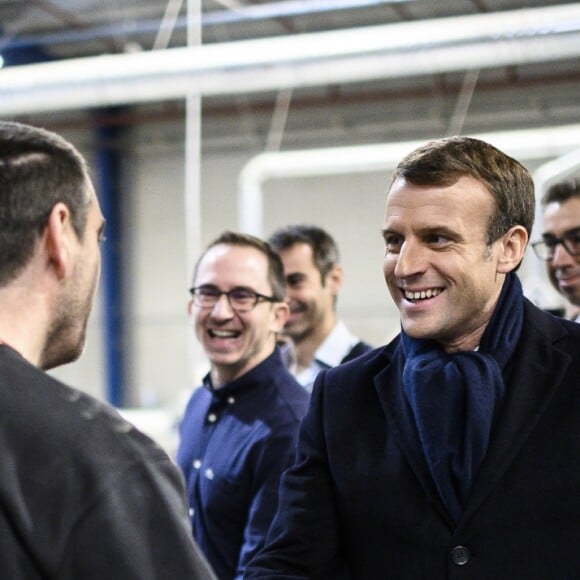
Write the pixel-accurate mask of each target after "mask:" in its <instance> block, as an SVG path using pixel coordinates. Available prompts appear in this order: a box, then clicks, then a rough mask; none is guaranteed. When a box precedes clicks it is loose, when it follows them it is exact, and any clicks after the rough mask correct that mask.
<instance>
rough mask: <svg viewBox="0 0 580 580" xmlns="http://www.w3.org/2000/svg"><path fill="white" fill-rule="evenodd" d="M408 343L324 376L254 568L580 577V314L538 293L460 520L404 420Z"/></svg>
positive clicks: (291, 573) (396, 578)
mask: <svg viewBox="0 0 580 580" xmlns="http://www.w3.org/2000/svg"><path fill="white" fill-rule="evenodd" d="M399 348H400V345H399V340H398V338H396V339H395V340H394V341H393V342H391V343H390V344H389V345H387V346H386V347H382V348H379V349H375V350H374V351H372V352H371V353H368V354H366V355H363V356H362V357H361V358H358V359H357V360H356V361H353V362H352V363H347V364H345V365H342V366H340V367H336V368H334V369H330V370H328V371H324V372H323V373H321V374H320V375H319V377H318V379H317V381H316V383H315V386H314V392H313V395H312V399H311V405H310V408H309V411H308V413H307V415H306V417H305V419H304V421H303V424H302V429H301V433H300V440H299V448H298V454H297V460H296V463H295V465H294V466H293V467H292V468H291V469H290V470H288V471H287V472H286V474H285V476H284V479H283V483H282V487H281V493H280V504H279V509H278V513H277V515H276V518H275V520H274V523H273V525H272V527H271V529H270V533H269V536H268V540H267V543H266V546H265V548H264V549H263V550H262V551H261V553H259V554H258V555H257V556H256V557H255V558H254V560H253V561H252V562H251V563H250V566H249V567H248V569H247V571H246V575H245V576H244V577H245V578H248V579H250V578H269V579H271V578H285V579H299V578H300V579H305V578H312V579H315V580H319V579H320V580H326V579H333V578H341V579H342V578H349V579H351V580H379V579H380V580H389V579H393V580H443V579H457V580H488V579H494V580H516V579H517V580H535V579H537V580H547V579H552V578H555V579H558V580H575V579H578V578H580V324H574V323H571V322H569V321H565V320H562V319H558V318H556V317H553V316H552V315H549V314H546V313H544V312H542V311H541V310H540V309H538V308H536V307H535V306H533V305H532V304H531V303H530V302H528V301H527V300H526V302H525V314H524V327H523V331H522V335H521V339H520V344H519V345H518V347H517V349H516V352H515V354H514V358H513V361H512V363H511V365H510V366H511V373H510V380H509V382H508V384H507V385H506V394H505V398H504V400H503V403H502V407H501V409H500V414H499V417H498V420H497V423H496V425H495V428H494V431H493V433H492V439H491V442H490V447H489V449H488V452H487V455H486V457H485V459H484V462H483V464H482V466H481V469H480V471H479V473H478V474H477V477H476V479H475V482H474V486H473V488H472V490H471V495H470V497H469V499H468V501H467V504H466V506H465V509H464V512H463V515H462V517H461V519H460V520H459V522H458V523H457V525H456V524H454V523H453V521H452V520H451V518H450V517H449V515H448V514H447V512H446V510H445V507H444V506H443V504H442V502H441V500H440V498H439V496H438V494H437V492H436V490H435V486H434V484H433V482H432V479H431V477H430V474H429V471H428V468H427V465H426V462H425V459H424V455H423V452H422V450H421V447H420V444H419V441H418V439H417V436H416V434H415V433H413V431H412V430H410V429H409V428H408V423H407V419H408V416H407V419H405V414H406V413H408V412H409V411H408V408H407V405H406V402H405V400H404V398H403V393H402V386H401V382H400V377H401V368H400V366H401V363H400V361H401V360H402V357H401V356H398V354H397V353H398V349H399ZM398 361H399V362H398Z"/></svg>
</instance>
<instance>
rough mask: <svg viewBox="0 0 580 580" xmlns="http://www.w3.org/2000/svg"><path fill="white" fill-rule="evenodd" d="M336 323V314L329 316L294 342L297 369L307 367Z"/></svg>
mask: <svg viewBox="0 0 580 580" xmlns="http://www.w3.org/2000/svg"><path fill="white" fill-rule="evenodd" d="M335 325H336V316H332V317H329V318H328V320H327V321H325V323H324V324H321V325H319V326H317V327H316V328H315V329H314V330H313V331H312V332H311V333H310V334H308V335H307V336H305V337H304V338H302V339H301V340H300V341H299V342H296V343H295V344H294V350H295V353H296V364H297V366H298V371H300V370H304V369H306V368H308V367H309V366H310V365H311V364H312V361H313V360H314V355H315V354H316V351H317V350H318V348H319V347H320V345H321V344H322V343H323V342H324V341H325V340H326V338H327V337H328V335H329V334H330V333H331V332H332V329H333V328H334V327H335Z"/></svg>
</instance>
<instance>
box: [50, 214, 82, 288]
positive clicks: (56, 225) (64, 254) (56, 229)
mask: <svg viewBox="0 0 580 580" xmlns="http://www.w3.org/2000/svg"><path fill="white" fill-rule="evenodd" d="M73 238H75V239H76V234H75V231H74V228H73V227H72V223H71V215H70V210H69V209H68V207H67V206H66V205H65V204H64V203H57V204H55V205H54V207H53V208H52V210H51V211H50V214H49V216H48V222H47V225H46V229H45V232H44V240H45V241H44V243H45V247H46V256H47V260H48V264H49V265H50V267H51V268H53V269H54V271H55V273H56V275H57V277H58V279H59V280H62V279H63V278H64V277H65V276H66V274H67V271H68V270H69V268H70V267H71V264H72V257H73V254H72V245H71V244H72V239H73Z"/></svg>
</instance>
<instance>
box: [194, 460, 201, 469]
mask: <svg viewBox="0 0 580 580" xmlns="http://www.w3.org/2000/svg"><path fill="white" fill-rule="evenodd" d="M200 467H201V460H199V459H196V460H195V461H194V462H193V468H194V469H199V468H200Z"/></svg>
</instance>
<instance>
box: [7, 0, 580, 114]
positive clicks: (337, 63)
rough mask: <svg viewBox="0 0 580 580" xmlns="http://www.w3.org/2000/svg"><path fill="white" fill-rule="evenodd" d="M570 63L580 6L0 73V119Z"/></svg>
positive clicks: (579, 43)
mask: <svg viewBox="0 0 580 580" xmlns="http://www.w3.org/2000/svg"><path fill="white" fill-rule="evenodd" d="M578 56H580V4H578V3H577V4H568V5H562V6H551V7H546V8H536V9H522V10H516V11H511V12H497V13H490V14H482V15H476V16H461V17H451V18H440V19H436V20H431V21H416V22H409V23H397V24H387V25H381V26H369V27H365V28H356V29H349V30H339V31H331V32H319V33H312V34H297V35H292V36H285V37H277V38H266V39H256V40H248V41H238V42H228V43H220V44H213V45H204V46H188V47H182V48H173V49H167V50H163V51H151V52H142V53H134V54H123V55H109V56H99V57H89V58H83V59H71V60H67V61H58V62H51V63H44V64H36V65H24V66H19V67H8V68H5V69H3V70H0V115H2V116H8V115H18V114H25V113H39V112H46V111H55V110H67V109H75V108H91V107H103V106H109V105H119V104H123V103H125V104H129V103H143V102H152V101H162V100H169V99H181V98H185V97H186V96H187V95H191V94H197V95H201V96H204V95H226V94H242V93H247V92H257V91H268V90H282V89H290V88H297V87H306V86H321V85H327V84H332V83H339V82H342V83H345V82H360V81H364V80H369V79H378V78H382V79H385V78H395V77H405V76H413V75H420V74H437V73H442V72H451V71H458V70H471V69H476V68H489V67H498V66H507V65H522V64H527V63H532V62H550V61H559V60H562V59H566V58H574V57H578Z"/></svg>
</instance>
